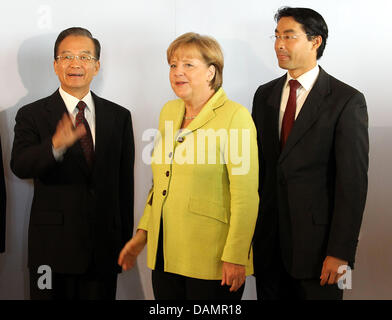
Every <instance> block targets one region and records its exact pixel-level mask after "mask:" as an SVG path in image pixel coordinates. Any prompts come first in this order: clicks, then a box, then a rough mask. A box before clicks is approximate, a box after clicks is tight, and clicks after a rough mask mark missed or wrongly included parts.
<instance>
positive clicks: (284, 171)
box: [252, 68, 369, 279]
mask: <svg viewBox="0 0 392 320" xmlns="http://www.w3.org/2000/svg"><path fill="white" fill-rule="evenodd" d="M285 81H286V75H284V76H283V77H281V78H278V79H275V80H273V81H271V82H269V83H267V84H264V85H262V86H260V87H259V88H258V90H257V92H256V94H255V96H254V101H253V111H252V116H253V119H254V121H255V124H256V127H257V134H258V144H259V161H260V170H259V172H260V187H259V193H260V205H259V216H258V221H257V224H256V231H255V236H254V263H255V273H256V274H257V272H263V270H265V269H267V268H269V267H271V262H272V257H273V254H274V250H275V249H276V239H277V238H278V237H279V245H280V251H281V256H282V259H283V262H284V265H285V267H286V269H287V271H288V272H289V273H290V274H291V275H292V276H293V277H295V278H302V279H305V278H314V277H317V278H318V277H319V276H320V274H321V269H322V263H323V261H324V259H325V257H326V256H327V255H330V256H334V257H338V258H341V259H344V260H347V261H349V263H350V265H351V266H353V264H354V258H355V252H356V247H357V242H358V235H359V230H360V225H361V221H362V215H363V210H364V206H365V201H366V194H367V184H368V178H367V171H368V153H369V140H368V115H367V108H366V102H365V98H364V96H363V94H362V93H360V92H358V91H357V90H356V89H354V88H352V87H350V86H348V85H346V84H344V83H343V82H341V81H339V80H337V79H335V78H333V77H332V76H330V75H329V74H327V73H326V72H325V71H324V70H323V69H322V68H320V73H319V76H318V78H317V80H316V82H315V84H314V86H313V88H312V90H311V91H310V93H309V95H308V97H307V99H306V101H305V103H304V105H303V107H302V109H301V112H300V113H299V115H298V117H297V119H296V121H295V123H294V126H293V128H292V131H291V133H290V136H289V137H288V140H287V143H286V145H285V146H284V148H283V150H282V151H280V143H279V109H280V102H281V95H282V89H283V85H284V83H285ZM272 267H273V266H272Z"/></svg>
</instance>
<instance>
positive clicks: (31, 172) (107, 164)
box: [11, 90, 134, 274]
mask: <svg viewBox="0 0 392 320" xmlns="http://www.w3.org/2000/svg"><path fill="white" fill-rule="evenodd" d="M92 97H93V100H94V103H95V115H96V139H95V163H94V166H93V168H92V169H90V168H89V167H88V166H87V162H86V160H85V158H84V155H83V151H82V148H81V145H80V142H79V141H78V142H76V143H75V144H74V145H73V146H72V147H70V148H69V149H68V150H67V151H66V153H65V154H64V157H63V160H62V161H59V162H57V161H56V160H55V159H54V156H53V152H52V136H53V134H54V133H55V130H56V126H57V123H58V121H59V120H60V119H61V117H62V115H63V114H64V113H65V112H67V109H66V106H65V104H64V101H63V99H62V98H61V96H60V93H59V92H58V90H57V91H56V92H55V93H54V94H52V95H51V96H49V97H47V98H44V99H41V100H39V101H36V102H34V103H31V104H29V105H26V106H24V107H22V108H21V109H20V110H19V111H18V113H17V115H16V124H15V139H14V144H13V149H12V154H11V169H12V171H13V172H14V173H15V174H16V175H17V176H18V177H19V178H22V179H30V178H33V179H34V198H33V203H32V206H31V216H30V225H29V244H28V246H29V249H28V265H29V267H30V268H36V267H37V266H39V265H43V264H46V265H49V266H50V267H51V268H52V271H54V272H58V273H69V274H78V273H84V272H85V271H86V270H87V268H88V267H90V266H91V263H93V266H94V267H95V269H96V270H97V271H98V272H119V271H120V268H119V267H118V266H117V258H118V254H119V252H120V250H121V248H122V247H123V245H124V244H125V243H126V241H128V240H129V238H130V237H131V235H132V231H133V192H134V190H133V180H134V174H133V166H134V142H133V131H132V119H131V114H130V112H129V111H128V110H127V109H125V108H123V107H121V106H119V105H116V104H115V103H113V102H110V101H107V100H104V99H102V98H100V97H98V96H96V95H95V94H94V93H92Z"/></svg>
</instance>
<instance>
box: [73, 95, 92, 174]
mask: <svg viewBox="0 0 392 320" xmlns="http://www.w3.org/2000/svg"><path fill="white" fill-rule="evenodd" d="M76 107H77V108H78V109H79V112H78V114H77V115H76V118H75V126H76V127H78V126H80V124H82V123H83V124H84V127H85V128H86V131H87V133H86V134H85V135H84V136H83V137H81V138H80V144H81V146H82V150H83V153H84V157H85V158H86V161H87V164H88V165H89V166H90V167H91V165H92V164H93V161H94V145H93V137H92V136H91V131H90V127H89V125H88V122H87V120H86V118H85V117H84V109H85V108H86V107H87V105H86V104H85V103H84V102H83V101H79V103H78V105H77V106H76Z"/></svg>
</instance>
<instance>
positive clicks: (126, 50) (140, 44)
mask: <svg viewBox="0 0 392 320" xmlns="http://www.w3.org/2000/svg"><path fill="white" fill-rule="evenodd" d="M284 5H289V6H302V7H310V8H313V9H315V10H316V11H318V12H319V13H321V14H322V15H323V17H324V18H325V20H326V22H327V24H328V27H329V31H330V34H329V39H328V42H327V47H326V50H325V53H324V57H323V58H322V59H321V60H320V65H321V66H322V67H323V68H324V69H325V70H326V71H327V72H329V73H330V74H332V75H334V76H335V77H337V78H339V79H341V80H343V81H345V82H347V83H349V84H350V85H352V86H354V87H356V88H357V89H359V90H360V91H362V92H363V93H364V94H365V96H366V99H367V103H368V110H369V117H370V142H371V155H370V170H369V194H368V201H367V206H366V211H365V215H364V220H363V225H362V230H361V235H360V242H359V248H358V252H357V264H356V269H355V271H354V272H353V281H352V287H353V288H352V290H347V291H346V292H345V299H392V276H391V275H390V270H391V269H392V254H391V249H390V248H391V247H392V235H391V232H390V230H391V226H392V216H391V210H390V207H391V205H392V200H391V199H392V197H391V195H392V194H391V192H390V190H391V189H392V182H391V180H392V179H391V178H392V175H391V172H390V163H391V161H392V151H391V150H390V146H391V142H390V141H391V138H392V129H391V123H390V119H389V118H390V117H392V110H391V109H390V107H391V100H392V99H391V98H392V95H391V90H390V89H389V84H388V76H390V74H391V71H392V68H391V66H390V59H391V51H392V44H391V41H390V40H389V38H388V37H389V36H390V35H391V34H392V28H391V24H390V23H389V22H388V21H389V19H390V12H391V9H392V3H391V1H390V0H377V1H366V0H344V1H341V0H330V1H328V3H327V2H325V1H323V2H321V1H317V2H316V1H300V0H298V1H280V0H270V1H268V2H267V1H260V0H242V1H238V0H198V1H196V0H193V1H191V0H146V1H141V0H131V1H129V0H128V1H126V0H112V1H110V2H99V1H91V0H85V1H76V0H67V1H54V0H51V1H50V0H46V1H37V0H14V1H8V2H6V1H2V3H1V5H0V26H1V28H0V43H1V49H0V70H1V72H0V134H1V139H2V144H3V158H4V166H5V174H6V184H7V192H8V199H7V200H8V204H7V245H6V253H4V254H0V299H28V297H29V295H28V292H29V291H28V285H29V284H28V269H27V267H26V264H27V261H26V260H27V228H28V221H29V212H30V206H31V200H32V195H33V188H32V183H31V181H22V180H19V179H18V178H16V177H15V176H14V175H13V174H12V173H11V171H10V169H9V160H10V151H11V146H12V141H13V127H14V123H15V122H14V118H15V114H16V112H17V110H18V109H19V108H20V107H21V106H23V105H24V104H27V103H29V102H32V101H35V100H37V99H39V98H42V97H45V96H47V95H49V94H51V93H52V92H53V91H54V90H55V89H56V88H57V87H58V81H57V78H56V76H55V74H54V72H53V46H54V41H55V39H56V37H57V35H58V33H59V32H60V31H62V30H63V29H66V28H68V27H71V26H83V27H85V28H87V29H89V30H90V31H91V32H92V33H93V35H94V36H95V37H96V38H98V39H99V40H100V42H101V45H102V54H101V71H100V74H99V76H98V77H97V78H96V79H95V80H94V81H93V86H92V88H93V90H94V91H95V92H96V93H97V94H98V95H100V96H102V97H104V98H107V99H109V100H112V101H114V102H116V103H118V104H120V105H123V106H124V107H126V108H128V109H129V110H130V111H131V112H132V116H133V124H134V134H135V144H136V167H135V170H136V172H135V173H136V181H135V183H136V194H135V200H136V202H135V223H136V225H137V222H138V220H139V219H140V216H141V213H142V211H143V207H144V201H145V197H146V194H147V191H148V189H149V188H150V183H151V171H150V168H149V166H148V165H146V164H144V163H143V162H142V157H141V154H142V150H143V148H144V147H145V146H146V145H147V144H148V142H146V141H142V134H143V131H144V130H146V129H148V128H156V127H157V124H158V115H159V111H160V109H161V107H162V106H163V104H164V103H165V102H166V101H167V100H169V99H173V98H174V97H175V96H174V94H173V93H172V91H171V88H170V84H169V80H168V71H169V70H168V66H167V63H166V49H167V47H168V45H169V44H170V42H171V41H173V40H174V39H175V38H176V37H177V36H178V35H180V34H182V33H185V32H188V31H194V32H198V33H201V34H208V35H211V36H213V37H215V38H216V39H217V40H218V42H219V43H220V44H221V46H222V48H223V51H224V55H225V68H224V81H223V87H224V89H225V91H226V92H227V94H228V96H229V98H231V99H232V100H234V101H237V102H240V103H242V104H243V105H245V106H246V107H247V108H248V109H249V110H251V104H252V99H253V94H254V92H255V90H256V88H257V87H258V86H259V85H260V84H262V83H264V82H267V81H269V80H271V79H273V78H276V77H278V76H280V75H282V74H283V73H284V71H283V70H281V69H279V68H278V67H277V62H276V58H275V55H274V51H273V43H272V42H271V40H270V39H269V36H270V35H272V34H273V33H274V29H275V22H274V20H273V15H274V13H275V12H276V10H277V9H278V8H279V7H281V6H284ZM117 297H118V298H119V299H153V294H152V288H151V280H150V270H149V269H147V267H146V252H145V251H144V252H143V253H142V254H141V257H140V258H139V260H138V265H137V267H136V268H135V269H134V270H131V271H128V272H126V273H124V274H121V275H120V276H119V280H118V292H117ZM255 297H256V294H255V287H254V279H253V278H252V277H248V279H247V286H246V289H245V294H244V299H255Z"/></svg>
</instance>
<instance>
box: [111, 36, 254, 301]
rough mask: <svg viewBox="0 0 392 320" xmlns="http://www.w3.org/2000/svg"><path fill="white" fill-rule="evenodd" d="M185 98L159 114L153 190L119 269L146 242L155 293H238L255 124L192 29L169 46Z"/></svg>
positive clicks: (177, 87)
mask: <svg viewBox="0 0 392 320" xmlns="http://www.w3.org/2000/svg"><path fill="white" fill-rule="evenodd" d="M167 60H168V63H169V65H170V82H171V86H172V88H173V91H174V92H175V94H176V95H177V96H178V97H179V98H180V99H178V100H173V101H170V102H168V103H167V104H166V105H165V106H164V107H163V109H162V111H161V114H160V119H159V133H158V135H157V137H156V140H155V146H154V151H153V155H152V165H151V167H152V172H153V187H152V189H151V191H150V193H149V195H148V199H147V202H146V207H145V210H144V213H143V216H142V218H141V220H140V222H139V225H138V230H137V232H136V234H135V236H134V237H133V238H132V239H131V240H130V241H129V242H128V243H127V244H126V245H125V246H124V248H123V250H122V251H121V253H120V256H119V261H118V262H119V265H121V266H122V268H123V269H124V270H128V269H130V268H132V266H133V265H134V263H135V260H136V257H137V256H138V254H139V253H140V252H141V251H142V249H143V248H144V246H145V244H146V243H147V250H148V251H147V265H148V267H149V268H151V269H152V270H153V271H152V284H153V289H154V295H155V298H156V299H159V300H160V299H202V300H204V299H241V297H242V293H243V289H244V282H245V277H246V276H247V275H250V274H252V273H253V264H252V248H251V241H252V236H253V232H254V227H255V223H256V218H257V210H258V202H259V198H258V158H257V157H258V156H257V154H258V153H257V142H256V130H255V127H254V124H253V121H252V118H251V116H250V114H249V112H248V110H247V109H246V108H245V107H243V106H242V105H240V104H238V103H235V102H233V101H230V100H229V99H228V98H227V96H226V94H225V92H224V91H223V89H222V88H221V86H222V71H223V54H222V51H221V49H220V46H219V44H218V43H217V42H216V40H214V39H213V38H211V37H208V36H201V35H199V34H196V33H186V34H184V35H182V36H180V37H178V38H177V39H176V40H175V41H173V43H171V45H170V46H169V48H168V50H167Z"/></svg>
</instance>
